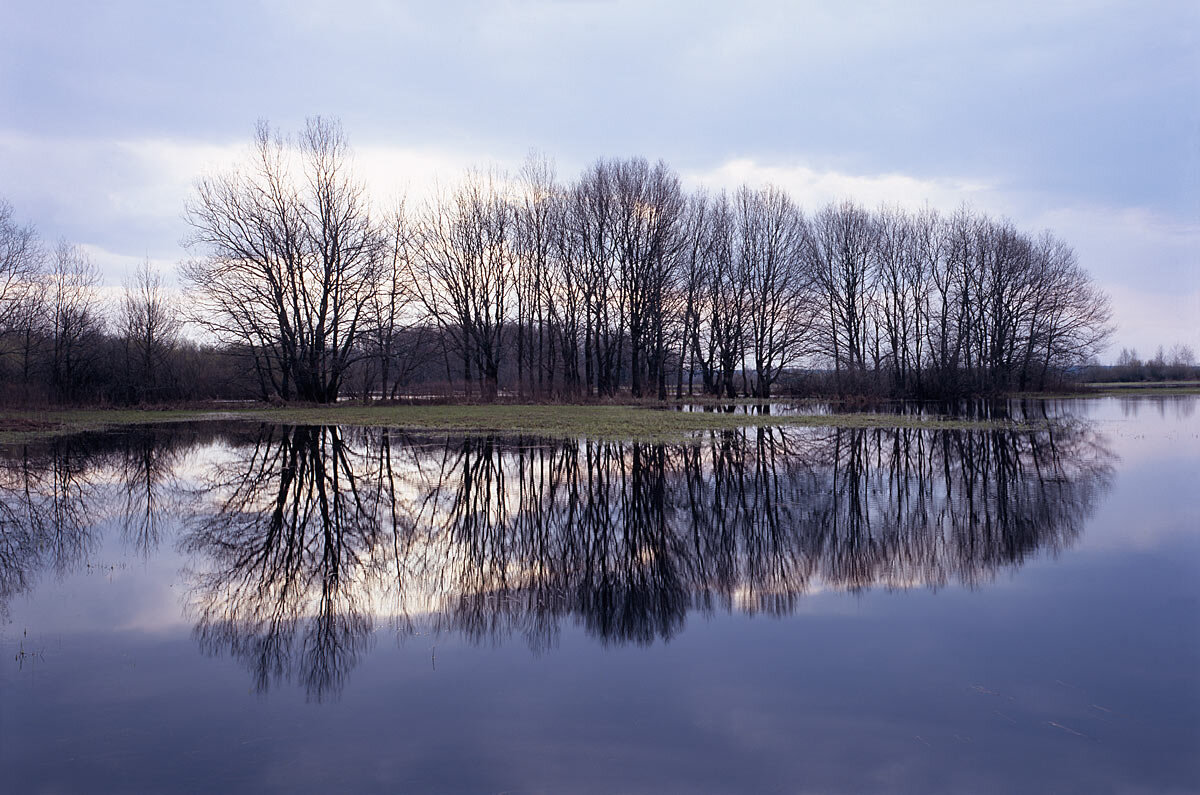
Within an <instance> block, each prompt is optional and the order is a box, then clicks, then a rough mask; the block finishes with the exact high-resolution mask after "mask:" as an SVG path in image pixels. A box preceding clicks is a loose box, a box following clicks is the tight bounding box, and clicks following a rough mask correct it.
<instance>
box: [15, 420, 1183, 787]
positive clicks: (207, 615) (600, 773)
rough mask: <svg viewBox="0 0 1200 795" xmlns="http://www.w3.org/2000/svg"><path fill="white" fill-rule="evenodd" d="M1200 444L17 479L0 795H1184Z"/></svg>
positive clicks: (801, 451) (1152, 432)
mask: <svg viewBox="0 0 1200 795" xmlns="http://www.w3.org/2000/svg"><path fill="white" fill-rule="evenodd" d="M1196 408H1197V400H1196V399H1195V398H1187V397H1181V398H1170V399H1144V398H1143V399H1116V398H1109V399H1096V400H1086V401H1084V400H1077V401H1062V402H1055V403H1036V404H1023V405H1019V406H1013V407H1010V409H1011V410H1012V411H1013V412H1014V413H1030V414H1037V415H1040V414H1046V415H1049V416H1054V417H1057V418H1059V420H1060V423H1059V424H1058V425H1057V426H1056V427H1055V429H1054V430H1053V431H1048V430H1039V431H1021V432H1014V431H936V432H930V431H915V430H859V429H856V430H840V431H839V430H831V429H809V428H805V429H778V428H775V429H763V430H755V429H750V430H744V431H737V432H729V433H718V434H712V435H704V436H699V437H696V438H695V439H694V440H693V441H691V442H689V443H687V444H668V445H662V444H630V443H624V444H619V443H617V444H614V443H596V442H588V441H576V442H570V443H564V442H555V441H547V440H542V439H535V438H521V439H511V438H510V439H498V438H483V437H474V438H462V437H450V438H447V437H445V436H413V435H409V434H403V433H398V432H394V431H384V430H355V429H339V428H332V427H324V428H317V427H283V426H260V425H235V426H228V425H216V424H196V425H190V426H179V427H153V428H144V429H137V430H131V431H124V432H118V433H108V434H103V435H91V436H85V437H78V438H72V439H64V440H59V441H56V442H54V443H44V444H39V445H36V446H30V447H27V448H23V449H21V448H18V449H9V450H7V451H4V452H3V453H0V781H2V782H4V785H3V787H0V788H6V787H11V791H14V792H18V791H19V792H22V793H38V792H74V791H113V792H150V791H160V790H164V789H170V790H176V791H196V792H212V791H252V792H257V791H263V790H272V791H276V790H283V791H331V790H332V791H388V792H395V791H451V792H459V791H461V792H501V791H503V792H562V791H577V792H578V791H597V792H609V791H622V792H629V791H654V792H660V791H714V792H729V791H749V792H860V791H879V792H917V791H920V792H927V791H949V792H1012V791H1038V792H1042V791H1055V792H1190V791H1197V790H1200V576H1198V575H1200V415H1198V413H1197V411H1196Z"/></svg>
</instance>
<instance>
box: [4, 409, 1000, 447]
mask: <svg viewBox="0 0 1200 795" xmlns="http://www.w3.org/2000/svg"><path fill="white" fill-rule="evenodd" d="M222 420H224V421H234V420H243V421H252V422H276V423H284V424H296V425H349V426H361V427H387V428H399V429H403V430H408V431H446V432H460V433H484V432H496V433H511V434H535V435H542V436H555V437H566V436H588V437H593V438H605V439H634V438H636V439H651V440H664V439H679V438H683V437H685V436H687V435H688V434H689V433H692V432H695V431H711V430H723V429H732V428H743V427H748V426H781V425H786V426H812V427H852V428H931V429H954V428H958V429H981V428H997V427H1013V426H1012V425H1011V424H1010V423H1005V422H1003V421H991V420H963V419H954V418H920V417H911V416H903V415H899V414H833V415H815V414H814V415H800V416H786V417H785V416H778V415H759V414H743V413H731V414H726V413H723V412H682V411H670V410H662V409H655V408H649V407H645V406H619V405H516V404H497V405H443V406H359V405H340V406H295V407H282V408H273V407H272V408H267V407H263V408H245V409H237V410H230V411H212V410H203V409H196V410H133V409H113V410H104V409H85V410H70V411H42V412H34V411H2V412H0V443H2V444H12V443H17V442H23V441H29V440H32V439H37V438H46V437H49V436H56V435H63V434H70V433H78V432H81V431H89V430H103V429H105V428H114V427H119V426H123V425H145V424H151V423H167V422H187V421H222Z"/></svg>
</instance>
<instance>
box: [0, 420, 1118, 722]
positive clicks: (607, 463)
mask: <svg viewBox="0 0 1200 795" xmlns="http://www.w3.org/2000/svg"><path fill="white" fill-rule="evenodd" d="M89 439H90V440H89ZM97 439H102V440H103V441H102V442H101V441H97ZM205 440H206V438H201V437H200V436H198V435H197V434H196V433H195V432H193V431H188V430H185V429H182V428H173V429H153V430H145V431H139V432H137V433H129V434H125V435H120V436H118V435H107V436H103V437H84V438H81V439H76V440H61V441H59V442H55V443H54V444H53V445H50V446H48V447H47V448H46V449H45V450H42V451H40V452H39V453H37V454H36V455H34V454H32V453H29V452H26V454H25V455H24V456H21V455H15V454H13V455H9V456H8V457H6V458H3V459H0V478H2V479H3V480H2V482H0V604H3V602H4V600H5V599H7V598H8V597H9V596H11V595H12V594H14V593H17V592H19V591H22V590H25V589H27V588H28V587H29V584H30V579H31V577H32V576H33V573H34V572H36V571H38V570H41V569H46V568H54V569H56V570H59V571H63V570H66V569H67V568H69V567H71V566H73V565H77V564H78V562H79V561H80V560H82V559H83V557H84V556H85V555H86V554H87V553H88V550H89V549H91V548H93V547H94V545H95V544H96V543H97V538H96V535H97V533H96V530H95V528H96V527H97V526H98V524H97V523H98V522H100V521H101V520H102V519H103V518H104V517H111V518H114V519H115V520H117V521H118V522H119V524H120V526H121V527H122V528H123V531H124V533H125V534H126V538H127V539H128V542H129V543H130V544H131V545H132V546H133V547H134V548H135V549H137V550H139V551H141V552H142V553H143V554H150V553H152V552H153V551H154V550H155V549H156V548H157V545H158V543H159V536H160V535H161V534H162V533H163V528H165V527H167V526H171V525H174V524H176V523H178V522H179V521H180V519H179V517H180V515H184V516H185V518H184V520H183V521H184V522H185V532H184V535H183V537H182V539H181V541H180V546H181V548H182V549H183V550H184V551H186V552H188V553H190V554H191V556H192V560H193V564H192V570H191V571H190V572H189V575H188V576H189V580H190V585H191V588H190V591H189V600H190V601H189V608H188V609H189V611H190V612H191V614H192V616H193V618H194V619H195V623H196V626H195V633H196V636H197V637H198V639H199V641H200V644H201V646H202V648H203V649H205V650H206V651H207V652H209V653H214V654H216V653H229V654H232V655H234V656H235V657H238V658H239V659H241V660H242V661H243V662H244V663H245V664H246V665H247V666H248V667H249V668H250V669H251V671H252V672H253V675H254V679H255V682H256V685H257V686H258V687H259V688H263V689H265V688H267V687H268V686H269V685H270V684H271V683H272V682H273V681H276V680H278V679H282V678H290V679H296V680H298V681H299V682H301V683H302V684H303V686H304V687H305V689H306V690H307V692H308V693H309V694H310V696H312V697H314V698H318V699H319V698H323V697H325V696H327V695H331V694H334V693H336V692H337V691H338V690H339V689H340V687H341V685H342V683H343V682H344V680H345V677H346V675H347V674H348V672H349V671H350V670H351V669H352V668H353V667H354V665H355V664H356V663H357V661H358V659H359V658H360V657H361V655H362V654H363V653H364V651H365V650H366V648H367V646H368V644H369V642H370V638H371V636H372V631H373V629H374V628H375V625H376V621H377V617H379V616H381V615H387V616H389V617H391V620H392V621H393V622H394V624H395V626H396V628H397V629H398V631H399V632H400V633H401V634H402V635H404V634H408V633H411V632H415V631H417V628H418V627H421V626H427V627H428V628H429V629H431V630H433V631H436V632H455V633H461V634H463V635H465V636H466V637H468V638H470V639H471V640H473V641H475V642H499V641H502V640H503V639H505V638H507V637H509V636H512V635H514V634H515V635H520V636H523V637H525V638H526V640H527V642H528V643H529V644H530V645H531V646H532V647H534V648H537V649H543V648H547V647H550V646H552V645H554V643H555V641H556V637H557V633H558V629H559V627H560V626H561V624H562V622H563V621H564V620H567V621H575V622H578V623H579V624H581V625H582V626H583V627H584V628H585V629H586V630H587V631H588V632H589V633H590V634H592V635H593V636H594V637H597V638H598V639H600V640H601V641H602V642H604V643H618V644H619V643H650V642H653V641H654V640H655V639H659V638H662V639H666V638H670V637H672V636H673V635H674V634H676V633H677V632H679V631H680V630H681V629H682V627H683V626H684V622H685V620H686V616H687V613H688V611H689V610H702V611H712V610H718V609H725V610H728V609H737V610H742V611H748V612H759V611H761V612H766V613H770V614H780V615H782V614H787V613H789V612H791V611H792V610H794V609H795V608H796V605H797V603H798V601H799V600H800V599H802V598H803V597H804V595H805V594H809V593H812V592H814V591H815V590H818V589H823V588H824V589H828V588H833V589H846V590H858V589H864V588H869V587H873V586H882V587H887V588H908V587H941V586H944V585H946V584H948V583H954V582H956V583H960V584H963V585H966V586H968V587H975V586H977V585H979V584H981V583H984V582H986V581H988V580H989V579H990V578H991V577H994V576H995V574H996V573H997V572H999V571H1001V570H1003V569H1005V568H1010V567H1015V566H1019V565H1021V564H1022V563H1023V562H1024V561H1025V560H1027V559H1028V558H1029V557H1030V556H1033V555H1036V554H1040V553H1043V552H1046V551H1049V552H1051V553H1056V552H1058V551H1059V550H1061V549H1064V548H1066V547H1068V546H1069V545H1070V544H1071V543H1073V541H1074V540H1075V538H1076V537H1077V536H1078V534H1079V533H1080V532H1081V528H1082V527H1083V524H1084V521H1085V520H1086V518H1087V516H1088V515H1089V514H1090V513H1091V511H1092V510H1093V509H1094V507H1095V505H1096V503H1097V501H1098V499H1099V497H1100V495H1101V494H1102V492H1103V491H1104V489H1105V488H1106V487H1107V485H1108V483H1109V481H1110V478H1111V461H1112V454H1111V453H1110V452H1109V451H1108V450H1107V448H1106V447H1105V446H1104V442H1103V439H1102V437H1100V436H1098V435H1097V434H1096V433H1095V431H1094V430H1093V429H1092V427H1091V426H1089V425H1087V424H1085V423H1067V422H1060V423H1055V424H1053V425H1052V426H1048V428H1047V429H1043V430H1036V431H1022V432H1014V431H1002V430H991V431H965V430H962V431H925V430H917V429H901V430H884V429H825V430H822V429H799V428H791V429H788V428H772V429H768V428H762V429H745V430H737V431H724V432H719V433H712V434H710V435H707V436H704V437H696V438H695V439H693V440H691V441H690V442H688V443H685V444H677V445H664V444H645V443H617V442H595V441H571V442H546V441H544V440H536V439H533V440H531V439H499V438H494V437H486V436H485V437H467V438H459V439H452V440H447V439H445V438H441V439H434V438H413V437H408V436H403V435H400V434H397V433H396V432H394V431H387V430H357V431H341V430H339V429H336V428H329V427H293V428H283V427H269V426H262V427H259V428H253V429H248V428H243V429H241V430H235V431H234V432H231V433H226V434H225V435H224V444H222V445H219V446H217V447H215V448H213V449H212V450H211V451H210V454H209V458H208V459H206V460H202V462H203V466H202V467H197V468H196V469H197V470H198V471H201V472H202V474H201V475H200V476H199V478H200V480H199V482H198V484H197V486H196V488H195V489H192V490H190V491H185V490H184V489H183V488H182V487H181V485H180V484H181V483H182V482H183V481H182V476H181V469H182V463H183V462H184V461H187V460H190V459H188V457H187V456H186V455H185V451H186V450H187V449H189V447H190V446H193V445H195V444H196V443H198V442H201V441H205ZM207 440H211V437H208V438H207ZM104 483H115V484H117V485H116V487H114V488H113V489H110V493H109V496H107V497H106V496H105V491H104V488H103V484H104ZM184 497H187V498H189V499H187V500H185V499H184Z"/></svg>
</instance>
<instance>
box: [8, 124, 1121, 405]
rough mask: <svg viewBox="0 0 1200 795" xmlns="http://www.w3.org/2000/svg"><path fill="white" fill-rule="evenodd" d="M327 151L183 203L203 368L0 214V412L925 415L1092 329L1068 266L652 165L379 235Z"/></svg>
mask: <svg viewBox="0 0 1200 795" xmlns="http://www.w3.org/2000/svg"><path fill="white" fill-rule="evenodd" d="M349 154H350V150H349V148H348V145H347V143H346V139H345V137H344V135H343V133H342V130H341V128H340V126H339V125H338V124H336V123H334V122H330V121H328V120H322V119H314V120H311V121H310V122H309V123H308V125H307V127H306V128H305V130H304V131H303V132H302V133H301V135H300V136H299V137H298V138H297V139H295V140H293V139H285V138H283V137H281V136H280V135H278V134H277V133H274V132H272V131H271V130H270V129H269V128H268V127H267V126H266V125H265V124H264V125H260V127H259V129H258V132H257V135H256V137H255V141H254V150H253V156H252V157H251V159H250V160H249V161H248V162H247V163H246V164H245V165H244V166H243V167H241V168H239V169H236V170H233V171H229V172H225V173H222V174H218V175H215V176H209V177H204V178H201V179H200V180H199V181H198V182H197V183H196V187H195V191H194V193H193V196H192V199H191V200H190V201H189V203H188V206H187V208H186V216H187V219H188V221H189V223H190V225H191V228H192V235H191V237H190V239H189V240H188V245H189V247H190V248H191V250H192V253H193V254H194V257H193V258H192V259H190V260H188V261H187V262H186V263H185V264H184V265H183V266H182V267H181V276H182V280H183V282H184V284H185V286H186V289H187V293H186V295H187V300H186V302H185V308H186V310H187V312H186V318H187V320H189V321H190V322H191V323H193V324H194V325H195V327H196V328H197V329H199V330H201V331H202V332H203V337H204V338H205V339H210V340H212V341H213V344H212V345H210V346H207V347H205V346H197V345H195V344H191V343H184V342H182V341H181V340H182V336H181V323H180V319H181V317H183V315H182V314H181V313H180V311H179V308H177V307H174V306H172V304H171V301H170V300H169V298H168V296H167V291H165V290H164V289H163V287H162V284H161V282H160V281H159V280H158V278H157V277H156V276H155V275H154V274H152V273H151V272H150V271H149V270H148V269H144V270H143V271H142V272H141V273H140V274H139V276H138V278H137V279H136V280H135V283H133V284H130V285H128V286H127V287H126V289H125V292H124V296H123V300H122V304H121V307H120V308H119V310H118V311H117V312H116V313H115V314H113V313H111V312H110V313H109V315H111V316H109V317H105V313H104V312H102V311H101V310H100V304H99V302H98V299H97V298H96V293H95V285H96V278H95V273H94V270H92V269H91V268H90V266H89V265H88V264H87V262H86V258H84V257H83V256H82V254H81V253H80V252H79V251H78V250H77V249H73V248H71V247H69V246H66V245H63V246H60V247H59V248H58V249H57V250H56V251H55V252H53V253H52V254H51V253H48V252H46V251H44V250H43V248H42V246H40V245H39V243H38V241H37V239H36V235H35V234H34V233H33V230H32V229H31V228H29V227H21V226H19V225H18V224H17V223H16V222H15V221H14V220H13V217H12V212H11V209H9V208H8V207H7V206H6V205H5V206H3V210H2V211H3V215H2V216H0V235H2V236H3V237H2V238H0V257H3V263H2V267H3V271H4V272H3V274H0V284H2V285H3V287H2V288H0V289H2V292H0V322H2V323H3V327H2V329H0V330H2V331H3V334H4V340H5V343H6V344H5V349H4V350H5V353H6V355H5V358H4V364H5V366H6V367H7V368H8V372H9V373H10V374H11V375H12V376H15V377H10V378H9V379H8V380H7V382H8V391H9V393H10V394H18V395H21V394H23V395H26V396H37V397H39V398H45V399H49V400H56V401H94V400H97V399H104V400H111V401H121V402H125V401H129V402H138V401H143V402H144V401H163V400H174V399H189V398H194V397H200V396H218V395H223V396H243V397H255V398H262V399H282V400H305V401H314V402H330V401H333V400H336V399H338V398H339V396H341V397H345V396H351V395H353V396H362V397H398V396H400V395H403V394H411V393H413V392H418V393H431V392H432V393H445V394H459V395H466V396H470V397H474V398H480V399H484V400H491V399H495V398H496V397H497V396H498V395H500V394H502V393H504V394H511V395H513V396H518V397H522V398H535V399H568V400H570V399H583V398H593V397H611V396H615V395H618V394H624V393H626V391H628V393H630V394H632V396H634V397H657V398H660V399H662V398H666V397H667V396H668V395H669V394H671V393H674V394H676V395H682V394H684V393H685V392H686V393H687V394H695V393H703V394H709V395H722V396H726V397H735V396H738V395H747V396H757V397H768V396H770V395H772V394H778V393H779V391H780V390H781V389H790V390H795V389H809V390H811V389H816V388H821V389H825V390H828V391H833V392H837V393H841V394H847V393H855V394H894V395H901V396H937V397H946V396H955V395H963V394H987V393H996V392H1003V391H1006V390H1013V389H1022V390H1025V389H1041V388H1046V387H1049V386H1052V385H1056V384H1057V383H1058V382H1059V381H1060V379H1061V378H1062V377H1063V375H1064V374H1065V373H1067V372H1070V371H1072V370H1074V369H1077V368H1078V367H1080V366H1081V365H1084V364H1086V363H1088V362H1089V361H1092V360H1093V359H1094V357H1095V355H1096V354H1097V353H1098V351H1099V350H1100V349H1101V348H1102V347H1103V345H1104V344H1105V342H1106V340H1107V338H1108V336H1109V334H1110V332H1111V329H1110V325H1109V317H1110V315H1109V309H1108V301H1107V298H1106V296H1105V295H1104V294H1103V293H1102V292H1100V291H1099V290H1098V289H1097V288H1096V287H1095V285H1094V284H1093V283H1092V281H1091V278H1090V276H1089V275H1088V273H1087V272H1086V271H1085V270H1084V269H1083V268H1081V267H1080V266H1079V264H1078V263H1077V261H1076V258H1075V254H1074V252H1073V251H1072V249H1071V248H1070V247H1069V246H1068V245H1066V244H1065V243H1064V242H1062V241H1061V240H1059V239H1057V238H1055V237H1054V236H1053V235H1052V234H1050V233H1048V232H1044V233H1041V234H1038V235H1029V234H1027V233H1024V232H1022V231H1020V230H1018V229H1016V228H1015V227H1014V226H1013V225H1012V224H1011V223H1009V222H1008V221H1005V220H997V219H993V218H990V217H988V216H986V215H982V214H979V213H975V212H972V211H970V210H967V209H962V210H960V211H958V212H956V213H954V214H953V215H950V216H944V215H941V214H939V213H937V212H936V211H934V210H931V209H926V210H922V211H918V212H909V211H905V210H902V209H898V208H890V207H883V208H880V209H878V210H874V211H872V210H867V209H865V208H863V207H861V206H859V205H857V204H855V203H853V202H851V201H843V202H838V203H834V204H829V205H826V206H824V207H822V208H819V209H818V210H816V211H815V212H814V213H811V214H805V213H803V212H802V211H801V210H800V208H799V206H798V205H797V204H796V203H795V201H794V200H793V199H792V198H791V197H790V196H788V195H787V194H786V193H785V192H783V191H782V190H779V189H778V188H774V187H763V188H753V187H749V186H744V187H742V188H740V189H738V190H736V191H734V192H732V193H727V192H721V193H715V194H714V193H708V192H705V191H695V192H687V191H685V190H684V189H683V188H682V187H681V184H680V180H679V178H678V176H677V175H676V174H675V172H674V171H672V170H671V169H670V168H669V167H668V166H666V165H665V164H664V163H662V162H661V161H660V162H658V163H654V164H651V163H649V162H647V161H646V160H643V159H640V158H634V159H627V160H600V161H597V162H596V163H595V164H593V165H592V166H590V167H589V168H587V169H586V170H585V171H584V172H583V173H582V174H580V175H579V176H578V177H577V178H576V179H574V180H573V181H571V182H568V183H563V182H560V181H559V180H558V179H557V177H556V175H555V172H554V169H553V166H552V165H551V164H550V162H549V161H547V160H545V159H542V158H538V157H531V158H530V159H529V160H528V161H527V162H526V164H525V166H524V168H523V169H522V170H521V172H520V173H519V174H518V175H516V176H515V177H507V176H504V175H500V174H496V173H484V172H471V173H469V174H468V175H466V177H465V178H464V179H463V180H462V182H461V183H460V184H459V185H458V187H456V188H455V189H453V190H451V191H449V192H448V193H444V194H442V195H441V196H439V197H438V198H437V199H435V200H433V201H431V202H429V203H428V205H427V206H425V207H423V208H421V209H420V211H418V212H411V211H409V209H407V208H405V207H404V206H400V207H399V208H397V209H395V210H393V211H391V212H389V213H387V214H385V215H382V216H381V215H379V214H378V213H377V212H375V211H374V208H373V206H372V203H371V201H370V200H369V198H368V196H367V194H366V191H365V188H364V187H363V185H362V184H361V183H360V182H358V181H356V179H355V177H354V176H353V174H352V173H351V171H350V164H349ZM230 362H232V364H231V363H230Z"/></svg>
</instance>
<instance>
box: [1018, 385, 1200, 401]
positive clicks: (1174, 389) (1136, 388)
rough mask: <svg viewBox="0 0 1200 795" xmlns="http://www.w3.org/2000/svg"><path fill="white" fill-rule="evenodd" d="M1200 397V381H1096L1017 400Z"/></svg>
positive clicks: (1031, 393) (1027, 395)
mask: <svg viewBox="0 0 1200 795" xmlns="http://www.w3.org/2000/svg"><path fill="white" fill-rule="evenodd" d="M1175 395H1200V381H1096V382H1093V383H1087V384H1080V386H1079V389H1077V390H1075V391H1073V392H1019V393H1016V394H1013V395H1012V397H1015V398H1024V397H1027V398H1041V399H1054V400H1057V399H1063V398H1097V397H1164V396H1167V397H1170V396H1175Z"/></svg>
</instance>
